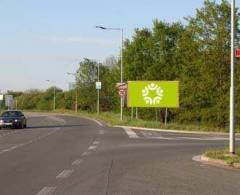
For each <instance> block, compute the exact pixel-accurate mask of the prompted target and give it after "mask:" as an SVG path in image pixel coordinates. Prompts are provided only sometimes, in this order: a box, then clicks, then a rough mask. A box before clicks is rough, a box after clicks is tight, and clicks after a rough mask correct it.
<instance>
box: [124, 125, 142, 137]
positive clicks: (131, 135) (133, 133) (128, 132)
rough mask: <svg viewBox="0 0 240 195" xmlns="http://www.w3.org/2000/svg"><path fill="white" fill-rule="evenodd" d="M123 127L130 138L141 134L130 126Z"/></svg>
mask: <svg viewBox="0 0 240 195" xmlns="http://www.w3.org/2000/svg"><path fill="white" fill-rule="evenodd" d="M123 129H124V130H125V132H126V133H127V135H128V137H129V138H139V136H138V135H137V134H136V133H135V132H134V131H133V130H131V129H130V128H126V127H124V128H123Z"/></svg>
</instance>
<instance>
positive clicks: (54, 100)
mask: <svg viewBox="0 0 240 195" xmlns="http://www.w3.org/2000/svg"><path fill="white" fill-rule="evenodd" d="M46 81H47V82H49V83H50V82H54V81H51V80H46ZM55 109H56V86H55V85H54V87H53V111H54V110H55Z"/></svg>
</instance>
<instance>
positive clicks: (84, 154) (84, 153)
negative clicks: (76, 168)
mask: <svg viewBox="0 0 240 195" xmlns="http://www.w3.org/2000/svg"><path fill="white" fill-rule="evenodd" d="M89 154H90V152H83V153H82V156H87V155H89Z"/></svg>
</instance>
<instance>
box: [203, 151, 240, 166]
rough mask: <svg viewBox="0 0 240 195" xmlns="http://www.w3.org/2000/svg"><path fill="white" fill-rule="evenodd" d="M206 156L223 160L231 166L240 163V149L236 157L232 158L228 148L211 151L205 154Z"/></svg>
mask: <svg viewBox="0 0 240 195" xmlns="http://www.w3.org/2000/svg"><path fill="white" fill-rule="evenodd" d="M204 155H205V156H207V157H209V158H212V159H217V160H223V161H225V162H226V163H227V164H229V165H233V164H234V163H240V148H237V150H236V156H230V155H229V152H228V149H227V148H226V149H209V150H207V151H206V152H205V153H204Z"/></svg>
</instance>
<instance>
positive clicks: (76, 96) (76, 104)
mask: <svg viewBox="0 0 240 195" xmlns="http://www.w3.org/2000/svg"><path fill="white" fill-rule="evenodd" d="M67 74H68V75H72V76H74V77H75V78H76V76H77V75H76V73H71V72H67ZM75 90H76V95H75V112H78V87H77V83H76V84H75Z"/></svg>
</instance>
